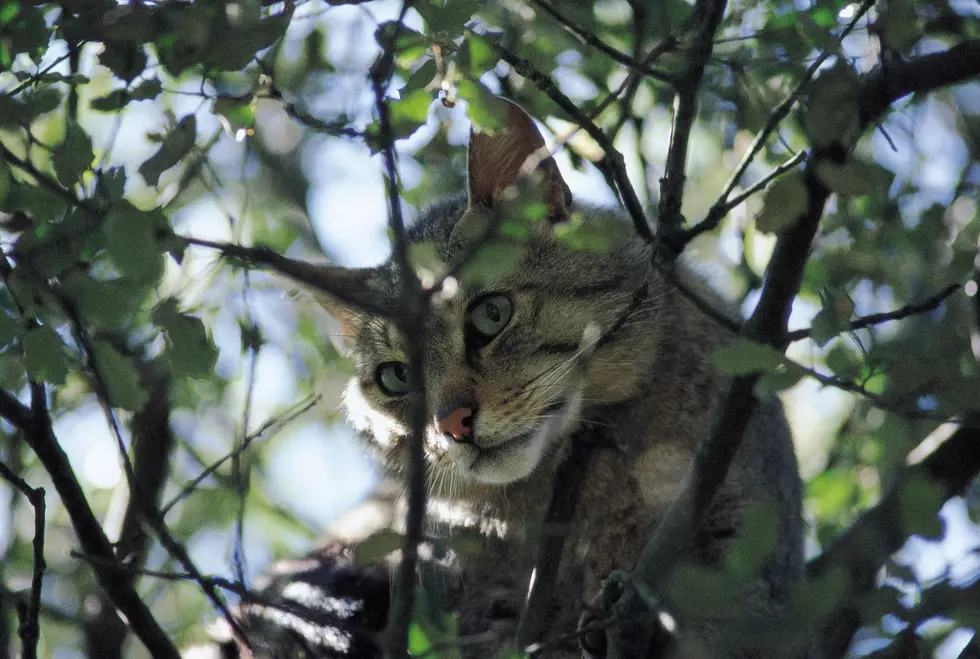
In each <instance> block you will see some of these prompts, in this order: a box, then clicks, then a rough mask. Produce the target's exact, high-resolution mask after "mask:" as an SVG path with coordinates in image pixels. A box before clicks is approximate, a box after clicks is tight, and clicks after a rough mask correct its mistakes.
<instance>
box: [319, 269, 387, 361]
mask: <svg viewBox="0 0 980 659" xmlns="http://www.w3.org/2000/svg"><path fill="white" fill-rule="evenodd" d="M375 273H376V270H375V268H341V267H338V266H321V267H319V268H318V274H319V275H320V276H319V277H318V279H320V280H321V281H323V282H324V283H325V284H326V283H328V282H329V288H330V291H332V292H328V291H326V290H324V288H326V286H325V287H324V288H313V287H309V288H308V290H310V292H311V293H312V294H313V296H314V298H315V299H316V301H317V302H319V303H320V306H322V307H323V308H324V309H326V311H327V313H329V314H330V316H331V317H332V318H333V319H334V320H335V321H336V322H337V330H336V331H335V332H331V339H332V340H333V343H334V345H335V346H336V347H337V349H338V350H340V351H341V352H342V353H347V352H350V349H351V346H352V345H353V342H354V340H355V339H356V337H357V331H358V322H357V321H358V319H359V318H362V317H364V316H365V315H369V313H370V312H367V311H364V310H361V309H359V308H358V307H357V305H356V304H355V303H354V302H353V300H361V299H370V298H374V297H375V296H373V295H370V284H369V280H370V278H371V277H372V275H374V274H375Z"/></svg>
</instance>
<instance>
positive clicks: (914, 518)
mask: <svg viewBox="0 0 980 659" xmlns="http://www.w3.org/2000/svg"><path fill="white" fill-rule="evenodd" d="M899 501H900V503H899V506H900V508H901V515H902V519H901V525H902V526H901V529H902V533H904V534H907V535H920V536H922V537H924V538H930V539H934V540H938V539H939V538H942V537H943V522H942V519H941V518H940V517H939V509H940V508H942V505H943V503H945V501H946V496H945V493H944V492H943V488H942V486H941V485H939V484H938V483H936V482H935V481H933V480H932V479H930V478H928V477H927V476H924V475H920V477H918V478H909V479H907V480H906V483H905V485H904V487H902V489H901V490H900V491H899Z"/></svg>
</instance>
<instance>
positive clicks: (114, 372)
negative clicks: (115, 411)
mask: <svg viewBox="0 0 980 659" xmlns="http://www.w3.org/2000/svg"><path fill="white" fill-rule="evenodd" d="M92 359H93V360H94V368H95V369H96V370H97V372H98V375H99V377H100V378H101V380H102V382H103V384H105V388H106V396H107V397H108V399H109V404H110V405H112V406H113V407H121V408H122V409H124V410H130V411H135V410H138V409H139V408H140V407H142V405H143V403H145V402H146V399H147V394H146V392H145V391H143V387H142V386H141V384H140V377H139V372H138V371H137V370H136V366H134V365H133V362H132V360H131V359H130V358H129V357H125V356H124V355H122V354H121V353H120V352H119V351H118V350H116V349H115V348H114V347H113V346H112V345H111V344H109V343H106V342H105V341H95V342H94V343H93V345H92Z"/></svg>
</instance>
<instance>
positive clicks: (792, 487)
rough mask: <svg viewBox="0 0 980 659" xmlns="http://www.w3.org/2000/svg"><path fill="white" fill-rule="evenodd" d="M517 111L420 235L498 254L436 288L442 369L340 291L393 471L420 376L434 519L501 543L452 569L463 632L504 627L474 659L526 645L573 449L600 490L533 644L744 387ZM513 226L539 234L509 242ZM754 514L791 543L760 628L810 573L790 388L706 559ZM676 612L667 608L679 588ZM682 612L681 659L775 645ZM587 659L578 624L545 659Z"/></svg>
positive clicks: (724, 335) (711, 333)
mask: <svg viewBox="0 0 980 659" xmlns="http://www.w3.org/2000/svg"><path fill="white" fill-rule="evenodd" d="M501 107H502V108H504V109H503V111H502V112H501V113H500V116H501V120H502V125H501V126H500V127H498V129H497V130H495V131H493V132H489V131H487V132H479V131H476V130H474V131H473V132H472V133H471V137H470V144H469V152H468V166H469V172H468V191H467V193H464V194H459V195H457V196H453V197H450V198H448V199H443V200H441V201H438V202H436V203H435V204H433V205H432V206H431V207H429V208H428V209H427V210H425V211H424V212H423V213H422V214H421V216H420V217H419V218H418V220H417V222H415V224H414V225H413V226H411V227H410V229H409V230H408V240H409V242H410V243H411V244H413V245H419V244H423V243H424V244H427V245H429V246H430V248H431V249H430V252H431V251H434V253H435V256H436V257H437V258H438V261H439V262H441V263H442V264H448V265H449V266H452V265H454V264H458V263H460V262H461V260H465V259H466V258H467V257H468V256H472V253H473V247H474V244H475V243H476V242H478V241H479V242H480V243H481V244H486V243H490V244H491V247H490V248H489V249H490V251H489V252H487V253H485V254H490V255H492V256H490V257H487V256H483V257H481V255H480V254H479V253H477V255H476V257H475V258H474V259H473V262H475V263H477V264H478V265H477V266H474V267H471V268H469V269H467V268H465V267H464V268H462V269H460V270H459V273H460V275H459V278H458V281H457V280H456V279H452V280H451V281H449V282H448V284H447V285H445V286H443V288H442V291H441V292H440V294H436V295H434V296H432V298H431V301H432V303H431V309H430V310H429V313H428V314H427V317H426V321H425V327H424V331H423V333H422V336H421V337H407V338H408V339H411V340H419V339H420V338H421V340H422V341H423V342H424V368H423V370H422V371H421V372H416V371H413V370H412V369H411V368H410V367H409V365H408V364H407V361H408V359H407V348H406V337H404V336H402V335H401V334H400V332H399V330H398V329H397V327H396V324H395V322H393V321H392V320H389V319H385V318H379V317H374V316H371V315H368V314H364V313H362V312H359V311H356V310H354V309H350V308H345V307H344V305H342V304H340V303H339V302H337V301H336V300H329V301H328V302H327V306H328V309H329V310H330V311H331V312H332V313H333V314H334V315H335V316H336V317H337V318H338V319H339V320H340V321H341V322H342V324H343V326H344V327H345V333H346V334H347V335H348V336H347V340H348V344H349V348H350V351H351V354H352V356H353V360H354V376H353V377H352V379H351V381H350V383H349V386H348V387H347V389H346V395H345V401H344V404H345V407H346V409H347V412H348V415H349V417H350V420H351V422H352V423H353V425H354V426H355V427H356V428H357V429H358V430H359V431H360V432H361V433H363V435H364V436H365V437H366V438H367V439H368V440H369V442H370V443H371V445H373V446H374V447H376V448H377V449H378V452H379V455H380V456H381V460H382V462H383V464H384V466H385V468H386V469H387V470H388V473H389V474H390V475H391V477H392V478H394V479H399V478H403V474H404V472H405V466H406V444H407V436H408V434H409V432H410V427H409V425H410V424H409V421H408V420H409V418H410V415H411V410H410V409H409V404H408V400H409V396H407V394H408V392H409V391H410V388H411V387H412V381H413V379H416V378H420V379H421V381H422V383H423V384H424V387H425V392H426V400H427V401H428V402H427V414H428V417H429V419H430V423H429V425H428V426H427V427H426V429H425V435H424V449H425V457H426V459H427V461H428V477H429V507H428V522H429V524H428V526H427V531H428V532H429V533H430V534H431V535H433V536H440V535H441V536H446V537H450V538H452V539H453V540H454V541H455V540H458V538H460V537H464V536H466V535H467V534H470V535H472V536H474V537H477V538H479V541H480V543H482V548H481V549H480V550H479V551H477V552H471V553H469V554H468V553H465V552H461V553H460V555H458V556H455V558H453V556H452V554H450V556H449V558H448V559H446V560H447V561H448V562H449V563H450V564H451V566H452V567H453V568H454V569H455V571H453V570H452V569H449V568H447V573H452V577H450V578H449V581H450V582H452V583H453V584H454V586H453V587H449V588H447V589H446V592H448V593H449V595H446V597H447V598H449V599H450V600H452V599H455V601H454V602H450V603H451V604H452V606H453V608H454V609H455V610H456V611H457V612H458V614H459V620H460V632H461V634H463V635H467V634H482V635H481V636H480V638H483V639H489V641H488V643H487V645H483V646H475V647H474V648H473V649H467V650H466V651H465V652H464V656H472V657H489V656H491V655H492V654H493V651H494V650H495V649H496V648H500V647H504V646H506V645H507V644H508V643H509V642H511V639H512V638H513V633H514V630H515V629H516V626H517V622H518V618H519V615H520V611H521V607H522V600H523V598H524V596H525V593H526V592H527V588H528V582H529V577H530V574H531V569H532V566H533V563H534V560H535V558H536V556H537V548H538V545H539V542H540V541H541V539H542V538H543V537H545V533H546V530H545V529H544V528H543V523H544V517H545V514H546V511H547V509H548V506H549V502H550V501H551V498H552V493H553V490H554V489H555V487H554V486H555V479H556V473H559V472H560V470H561V469H562V468H563V466H564V465H566V464H567V463H568V460H569V459H570V456H571V459H574V460H577V461H579V462H580V463H581V464H580V466H581V469H582V476H581V483H582V486H581V488H580V490H579V491H578V492H577V504H576V505H575V507H574V514H573V516H572V519H571V523H570V524H568V525H567V528H565V529H564V530H565V532H566V534H565V537H564V541H563V545H562V549H561V551H560V560H558V567H557V578H556V582H555V588H554V590H553V596H552V598H551V602H550V603H549V605H548V607H547V619H546V621H545V624H544V625H543V626H542V628H541V629H542V632H541V634H540V635H539V637H538V638H537V639H536V640H539V641H541V642H547V641H549V640H550V639H554V638H556V637H559V636H561V635H562V634H567V633H568V632H573V631H574V630H575V628H576V623H577V621H578V620H579V616H580V614H581V613H582V611H583V608H584V607H585V606H586V604H587V603H589V602H592V601H594V600H595V598H596V596H597V594H598V593H599V592H600V591H601V588H602V583H603V580H604V579H605V578H606V577H607V575H608V574H609V573H610V572H611V571H612V570H616V569H629V568H631V567H632V565H633V564H634V562H635V560H636V558H637V556H638V554H639V552H640V550H641V548H642V547H643V545H644V543H645V542H646V540H647V538H648V537H649V535H650V533H651V530H652V529H653V528H654V527H655V525H656V523H657V521H658V519H660V518H661V516H662V514H663V513H664V511H665V510H666V508H667V507H668V506H669V505H670V503H671V502H672V501H673V500H674V498H675V497H676V496H677V495H678V493H679V491H680V488H681V486H682V483H683V480H684V477H685V475H686V472H687V469H688V466H689V463H690V460H691V457H692V455H693V452H694V450H695V448H696V446H697V444H698V442H699V441H700V440H701V439H702V438H703V437H704V436H705V434H706V432H707V431H708V429H709V426H710V424H711V422H712V419H713V415H714V414H715V413H716V407H717V404H718V401H719V400H720V398H721V397H722V394H723V392H724V389H725V387H726V386H727V381H726V379H725V378H724V377H723V376H721V375H720V374H719V373H718V371H717V370H716V369H715V368H714V367H713V365H712V364H711V363H710V361H709V355H710V353H711V352H712V351H713V350H714V349H715V348H716V347H718V346H719V345H722V344H723V343H724V342H726V341H728V340H730V339H731V336H730V334H729V332H728V331H727V330H725V329H723V328H722V327H721V326H719V325H718V324H717V323H716V322H715V321H714V320H712V319H711V318H709V317H708V316H706V315H705V314H704V313H702V312H701V311H699V310H698V309H697V308H696V307H695V306H694V305H693V304H692V303H691V302H689V300H688V299H687V298H686V297H685V296H684V295H682V294H681V293H680V292H679V291H678V289H677V287H676V286H675V285H674V284H672V283H671V279H669V278H668V277H666V276H665V275H664V274H663V270H662V269H661V268H657V267H655V266H654V264H653V261H652V258H653V255H652V250H651V247H650V246H649V245H648V244H647V243H646V242H645V241H644V240H643V239H642V238H640V237H639V236H638V235H636V233H635V232H633V231H632V229H631V227H630V224H629V222H628V220H627V219H625V218H624V217H623V215H622V214H621V213H620V212H617V211H610V210H601V209H598V208H593V207H589V206H585V205H582V204H578V203H575V202H573V200H572V194H571V191H570V190H569V188H568V186H567V185H566V184H565V182H564V181H563V179H562V177H561V175H560V173H559V171H558V168H557V166H556V164H555V162H554V160H553V159H552V158H550V157H547V152H546V151H544V140H543V138H542V136H541V135H540V133H539V132H538V130H537V128H536V127H535V125H534V122H533V121H532V120H531V118H530V117H529V116H528V115H527V114H526V113H525V112H524V111H523V110H521V109H520V108H519V107H517V106H516V105H514V104H512V103H509V102H506V103H505V102H501ZM535 163H536V164H537V166H536V168H535V167H533V166H534V165H535ZM532 169H534V171H533V172H531V171H530V170H532ZM517 192H519V194H515V193H517ZM529 216H530V217H537V218H539V219H537V220H536V221H532V220H531V219H528V217H529ZM516 234H523V237H519V238H508V237H507V236H513V235H516ZM583 236H587V237H588V238H587V239H586V240H583V238H582V237H583ZM582 243H584V244H582ZM515 246H516V247H515ZM493 250H496V251H493ZM481 258H482V259H483V261H482V262H481ZM488 259H495V260H491V261H490V265H491V266H493V267H487V264H488ZM677 269H678V270H679V274H678V275H677V276H679V277H683V278H687V279H688V280H689V281H690V282H692V283H693V285H695V286H698V285H699V284H698V283H697V278H696V277H695V276H694V275H693V274H692V273H690V272H688V271H687V269H686V268H685V267H684V266H677ZM437 274H438V273H437ZM357 280H358V281H359V282H360V285H363V286H364V287H366V289H370V290H372V291H374V292H375V293H377V294H379V295H381V296H382V297H384V296H388V297H390V299H393V300H394V299H397V297H398V296H399V295H400V292H401V288H400V287H401V284H400V280H399V275H398V270H397V267H396V266H395V264H394V263H388V264H385V265H383V266H380V267H378V268H374V269H370V270H364V271H361V272H359V273H358V277H357ZM580 449H581V450H580ZM757 504H759V505H764V506H765V507H766V508H765V509H766V510H769V511H773V512H774V515H773V517H774V525H775V534H776V537H777V538H778V542H777V543H776V546H775V548H774V549H773V552H772V554H771V555H770V556H769V557H768V560H766V561H765V563H764V566H763V568H762V571H761V575H762V576H761V577H759V579H758V580H757V582H756V583H754V584H752V585H749V586H746V587H745V588H744V589H742V590H741V591H740V595H739V599H738V600H737V601H732V602H728V603H727V604H726V606H727V607H728V608H730V609H736V610H738V612H739V614H740V615H744V616H746V617H747V619H748V618H752V616H757V617H761V618H763V619H765V618H766V617H771V616H773V615H775V614H776V613H777V612H778V611H779V610H780V608H781V606H782V605H783V604H784V603H785V602H786V601H787V599H788V596H789V593H790V589H791V586H792V585H793V583H794V582H795V581H796V580H797V578H798V577H799V576H800V575H801V574H802V532H803V524H802V516H801V485H800V479H799V476H798V471H797V464H796V458H795V455H794V452H793V446H792V442H791V437H790V432H789V429H788V427H787V424H786V422H785V419H784V417H783V413H782V409H781V406H780V404H779V402H778V401H777V400H775V399H771V400H763V401H762V402H761V404H760V406H759V408H758V410H757V412H756V413H755V415H754V417H753V418H752V420H751V422H750V424H749V429H748V432H747V435H746V437H745V439H744V442H743V444H742V447H741V448H740V450H739V453H738V455H737V457H736V460H735V462H734V464H733V466H732V469H731V471H730V472H729V475H728V478H727V480H726V482H725V483H724V485H723V486H722V487H721V490H720V493H719V495H718V496H717V497H716V499H715V501H714V503H713V504H712V507H711V509H710V510H709V512H708V514H707V515H706V516H705V517H704V519H701V520H699V527H698V528H697V531H696V533H695V534H694V542H693V544H692V546H690V547H689V551H688V552H687V556H688V557H689V558H690V560H691V561H692V562H694V563H695V564H699V565H702V566H716V565H719V564H720V563H721V560H722V557H723V552H724V550H725V548H726V546H727V545H728V544H729V543H731V542H734V541H735V540H736V539H737V538H738V537H739V531H740V529H741V526H740V525H741V522H742V519H743V512H744V511H746V510H747V509H748V508H749V507H751V506H755V505H757ZM399 519H400V517H399V516H398V515H395V516H394V518H393V522H392V525H393V526H394V527H395V528H396V529H398V528H399V527H400V523H399V521H398V520H399ZM445 563H446V561H443V563H442V564H445ZM453 579H456V581H453ZM664 602H665V605H666V606H667V607H668V610H669V609H670V607H671V601H670V597H669V593H668V594H665V596H664ZM681 608H683V607H681ZM675 613H676V615H675V616H674V618H675V620H676V629H674V635H673V640H672V641H671V648H672V650H670V653H671V654H672V655H673V656H682V657H699V656H746V655H748V654H755V655H756V656H757V655H758V654H759V651H760V648H758V647H755V646H754V641H752V639H751V638H749V637H747V636H746V635H745V634H744V632H742V633H739V632H735V631H730V629H729V627H728V626H727V625H726V623H724V622H721V621H720V620H717V619H716V620H714V621H712V620H710V619H697V615H696V612H695V614H694V615H692V612H690V611H687V612H686V613H685V612H684V611H675ZM587 645H588V644H587ZM468 647H469V646H468ZM583 651H585V652H589V651H592V652H597V653H601V651H602V648H601V643H600V644H599V647H595V643H594V642H593V644H592V647H588V646H587V647H586V648H585V650H583V649H582V648H580V647H579V640H578V639H576V638H574V636H573V637H571V638H569V639H568V640H567V641H566V642H564V643H556V644H554V651H553V652H552V653H551V654H544V655H543V656H556V657H578V656H580V655H581V654H582V652H583ZM665 653H667V651H666V650H665ZM762 654H764V655H765V654H772V653H771V652H768V651H762ZM273 656H274V655H273ZM281 656H293V655H291V654H289V653H288V652H286V653H284V654H282V655H281ZM313 656H321V655H318V654H314V655H313ZM323 656H332V655H331V654H330V653H327V654H326V655H323Z"/></svg>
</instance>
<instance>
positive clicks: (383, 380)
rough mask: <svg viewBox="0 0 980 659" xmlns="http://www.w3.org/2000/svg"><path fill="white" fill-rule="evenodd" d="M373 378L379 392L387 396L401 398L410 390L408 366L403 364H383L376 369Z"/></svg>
mask: <svg viewBox="0 0 980 659" xmlns="http://www.w3.org/2000/svg"><path fill="white" fill-rule="evenodd" d="M375 378H376V379H377V381H378V386H379V387H381V391H383V392H385V393H386V394H388V395H389V396H402V395H404V394H407V393H408V390H409V389H410V388H411V386H412V385H411V380H410V379H409V376H408V364H405V363H403V362H385V363H384V364H382V365H381V366H379V367H378V370H377V371H376V372H375Z"/></svg>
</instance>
